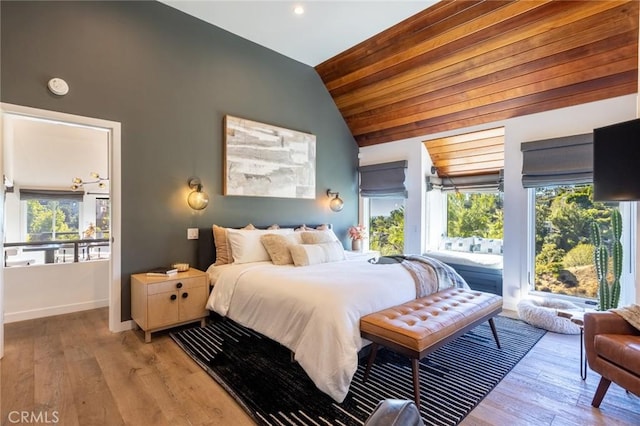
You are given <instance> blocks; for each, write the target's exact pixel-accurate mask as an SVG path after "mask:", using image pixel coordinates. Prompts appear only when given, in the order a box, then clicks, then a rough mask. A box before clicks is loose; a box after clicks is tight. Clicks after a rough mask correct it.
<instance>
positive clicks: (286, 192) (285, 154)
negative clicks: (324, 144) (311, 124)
mask: <svg viewBox="0 0 640 426" xmlns="http://www.w3.org/2000/svg"><path fill="white" fill-rule="evenodd" d="M224 134H225V137H224V139H225V140H224V195H242V196H250V197H279V198H311V199H315V198H316V137H315V136H314V135H312V134H310V133H304V132H298V131H295V130H290V129H285V128H283V127H278V126H272V125H270V124H264V123H259V122H257V121H251V120H246V119H243V118H238V117H233V116H230V115H226V116H225V117H224Z"/></svg>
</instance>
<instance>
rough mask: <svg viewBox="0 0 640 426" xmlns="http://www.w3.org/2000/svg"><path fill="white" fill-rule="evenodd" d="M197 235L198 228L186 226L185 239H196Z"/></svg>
mask: <svg viewBox="0 0 640 426" xmlns="http://www.w3.org/2000/svg"><path fill="white" fill-rule="evenodd" d="M198 237H199V235H198V228H187V240H197V239H198Z"/></svg>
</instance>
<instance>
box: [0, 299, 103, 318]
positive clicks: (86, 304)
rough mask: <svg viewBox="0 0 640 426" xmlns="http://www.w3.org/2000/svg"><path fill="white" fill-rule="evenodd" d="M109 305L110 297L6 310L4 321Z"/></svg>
mask: <svg viewBox="0 0 640 426" xmlns="http://www.w3.org/2000/svg"><path fill="white" fill-rule="evenodd" d="M105 306H109V299H103V300H92V301H89V302H82V303H73V304H70V305H60V306H50V307H46V308H42V309H32V310H29V311H20V312H11V313H9V312H5V314H4V322H5V323H11V322H17V321H25V320H30V319H36V318H44V317H50V316H54V315H63V314H70V313H72V312H80V311H87V310H89V309H96V308H104V307H105Z"/></svg>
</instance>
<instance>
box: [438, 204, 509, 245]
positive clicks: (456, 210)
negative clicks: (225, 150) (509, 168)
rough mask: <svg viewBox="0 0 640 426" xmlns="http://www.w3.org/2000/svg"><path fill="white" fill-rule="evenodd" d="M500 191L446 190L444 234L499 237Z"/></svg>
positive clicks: (450, 235) (500, 234)
mask: <svg viewBox="0 0 640 426" xmlns="http://www.w3.org/2000/svg"><path fill="white" fill-rule="evenodd" d="M502 195H503V194H502V192H495V193H494V192H491V193H489V192H466V193H461V192H449V193H447V195H446V196H447V236H449V237H482V238H498V239H502V236H503V225H504V218H503V214H502V204H503V203H502V198H503V197H502Z"/></svg>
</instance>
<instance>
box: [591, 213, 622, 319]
mask: <svg viewBox="0 0 640 426" xmlns="http://www.w3.org/2000/svg"><path fill="white" fill-rule="evenodd" d="M611 231H612V236H613V239H614V241H613V244H612V245H611V255H612V256H611V257H612V265H613V282H612V283H609V282H608V281H607V273H608V269H609V251H608V250H607V247H606V246H605V245H604V244H603V243H602V237H601V233H600V226H598V224H597V223H596V222H591V238H592V240H593V245H594V246H595V249H594V251H593V263H594V265H595V267H596V274H597V276H598V299H599V306H598V308H599V310H601V311H606V310H608V309H612V308H617V307H618V302H619V301H620V276H621V275H622V243H621V242H620V238H621V236H622V216H621V215H620V211H619V210H613V211H612V213H611Z"/></svg>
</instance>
